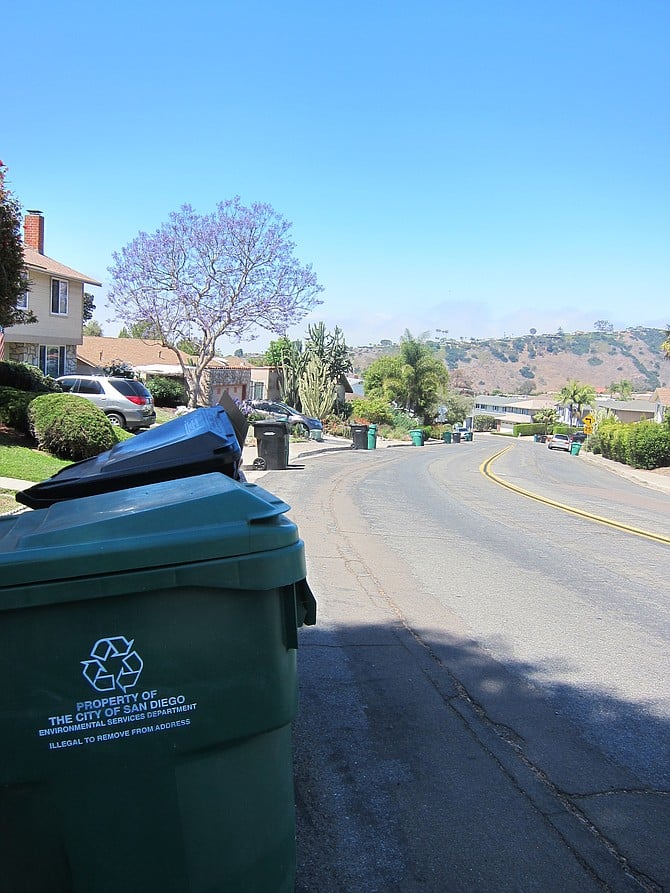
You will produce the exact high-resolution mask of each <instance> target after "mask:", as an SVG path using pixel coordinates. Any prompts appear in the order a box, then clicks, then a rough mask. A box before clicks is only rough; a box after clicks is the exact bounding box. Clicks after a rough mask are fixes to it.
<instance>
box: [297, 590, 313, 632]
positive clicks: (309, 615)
mask: <svg viewBox="0 0 670 893" xmlns="http://www.w3.org/2000/svg"><path fill="white" fill-rule="evenodd" d="M295 594H296V602H297V605H296V606H297V607H298V621H299V623H300V624H301V625H302V624H303V623H304V624H305V626H314V625H315V623H316V599H315V598H314V595H313V594H312V590H311V589H310V588H309V584H308V583H307V580H299V581H298V582H297V583H296V584H295ZM300 615H302V617H301V616H300Z"/></svg>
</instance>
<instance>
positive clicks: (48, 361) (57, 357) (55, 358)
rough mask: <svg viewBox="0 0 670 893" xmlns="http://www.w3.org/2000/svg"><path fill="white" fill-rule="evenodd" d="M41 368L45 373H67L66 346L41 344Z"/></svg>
mask: <svg viewBox="0 0 670 893" xmlns="http://www.w3.org/2000/svg"><path fill="white" fill-rule="evenodd" d="M40 369H41V370H42V372H44V374H45V375H50V376H51V377H52V378H58V376H59V375H65V371H66V370H65V348H64V347H56V346H53V345H48V344H40Z"/></svg>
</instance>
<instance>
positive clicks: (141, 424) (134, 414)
mask: <svg viewBox="0 0 670 893" xmlns="http://www.w3.org/2000/svg"><path fill="white" fill-rule="evenodd" d="M56 381H57V382H58V384H59V385H60V386H61V388H62V389H63V390H64V391H67V392H68V393H69V394H76V395H77V396H78V397H85V398H86V399H87V400H90V401H91V403H94V404H95V405H96V406H97V407H98V409H101V410H102V411H103V412H104V413H105V415H106V416H107V418H108V419H109V421H110V422H111V423H112V425H118V426H119V427H120V428H126V429H127V430H128V431H139V430H141V429H142V428H150V427H151V425H153V423H154V422H155V421H156V410H155V409H154V401H153V397H152V396H151V394H150V393H149V391H148V390H147V389H146V388H145V386H144V385H143V384H142V382H141V381H136V380H135V379H133V378H106V377H105V376H103V375H61V376H60V378H57V379H56Z"/></svg>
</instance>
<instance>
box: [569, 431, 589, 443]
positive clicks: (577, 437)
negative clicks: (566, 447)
mask: <svg viewBox="0 0 670 893" xmlns="http://www.w3.org/2000/svg"><path fill="white" fill-rule="evenodd" d="M587 436H588V435H587V434H586V433H585V432H584V431H577V432H576V433H575V434H573V435H572V442H573V443H584V441H585V440H586V438H587Z"/></svg>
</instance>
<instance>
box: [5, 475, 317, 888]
mask: <svg viewBox="0 0 670 893" xmlns="http://www.w3.org/2000/svg"><path fill="white" fill-rule="evenodd" d="M287 509H288V506H287V505H286V504H285V503H283V502H281V501H280V500H279V499H277V498H276V497H274V496H272V495H271V494H269V493H267V492H266V491H265V490H262V489H261V488H260V487H257V486H256V485H253V484H242V483H239V482H237V481H235V480H233V479H232V478H230V477H227V476H225V475H222V474H220V473H208V474H204V475H200V476H197V477H190V478H188V479H183V480H174V481H168V482H164V483H155V484H150V485H146V486H139V487H135V488H132V489H128V490H122V491H117V492H112V493H104V494H100V495H95V496H90V497H87V498H79V499H72V500H70V501H64V502H59V503H56V504H55V505H52V506H51V507H50V508H43V509H37V510H35V511H32V512H24V513H21V514H14V515H7V516H5V517H3V518H0V662H1V664H2V668H3V673H4V678H5V681H6V682H8V681H9V680H11V684H6V685H4V686H3V687H2V694H0V716H1V718H2V724H3V736H2V743H1V745H0V776H1V788H0V790H1V791H2V795H1V796H0V818H1V821H0V827H2V834H1V835H0V864H1V865H2V884H1V886H2V891H3V893H19V891H21V893H24V891H30V893H66V891H67V893H112V891H114V893H118V891H119V890H126V891H131V890H136V891H140V890H141V891H156V890H160V891H161V893H185V891H189V893H205V891H214V890H231V891H232V890H245V891H258V893H260V891H264V893H265V891H267V893H276V891H284V893H289V891H293V889H294V873H295V854H294V838H295V820H294V801H293V773H292V753H291V721H292V719H293V717H294V715H295V710H296V701H297V681H296V648H297V628H298V626H300V625H301V624H302V623H303V622H304V623H314V622H315V613H316V606H315V603H314V600H313V598H312V596H311V593H310V592H309V588H308V586H307V583H306V580H305V558H304V549H303V543H302V541H301V540H300V539H299V537H298V531H297V528H296V526H295V525H294V524H293V523H291V522H290V521H289V520H288V519H287V518H286V517H285V512H286V510H287Z"/></svg>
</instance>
